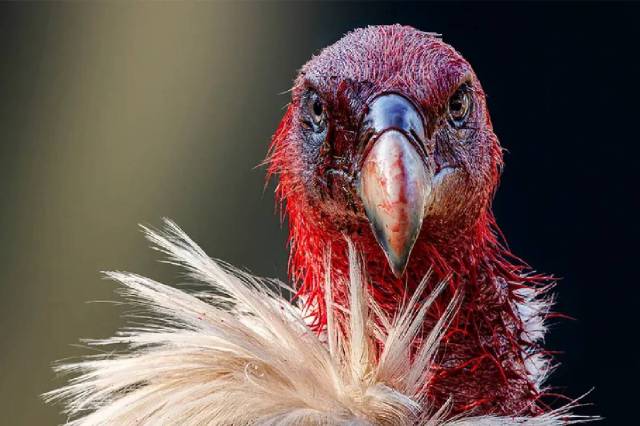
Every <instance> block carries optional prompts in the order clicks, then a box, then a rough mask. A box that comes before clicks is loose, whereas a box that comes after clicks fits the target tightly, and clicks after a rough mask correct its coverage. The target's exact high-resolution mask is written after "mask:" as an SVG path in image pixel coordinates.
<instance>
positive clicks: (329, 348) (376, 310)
mask: <svg viewBox="0 0 640 426" xmlns="http://www.w3.org/2000/svg"><path fill="white" fill-rule="evenodd" d="M145 232H146V235H147V238H148V239H149V240H150V241H151V242H152V243H153V244H154V245H155V246H156V248H157V249H158V250H160V251H161V252H164V253H165V254H166V255H167V256H168V257H169V261H170V262H171V263H174V264H176V265H180V266H182V267H184V268H185V269H186V271H187V273H188V276H189V277H190V278H191V279H193V280H195V281H197V282H199V283H203V284H205V285H206V286H207V291H205V292H202V293H193V294H190V293H188V292H185V291H181V290H177V289H175V288H172V287H169V286H166V285H164V284H161V283H158V282H155V281H153V280H151V279H148V278H145V277H142V276H139V275H135V274H130V273H121V272H109V273H107V276H108V277H109V278H111V279H113V280H116V281H118V282H120V283H121V284H122V285H123V288H122V290H121V292H122V294H123V295H124V297H125V298H126V299H128V300H129V301H130V303H131V304H132V305H134V306H135V307H137V308H142V309H143V310H144V312H145V314H144V316H142V317H139V318H143V319H144V320H145V322H146V323H145V324H144V325H136V326H133V327H129V328H125V329H124V330H122V331H120V332H119V333H118V334H117V335H116V336H115V337H112V338H109V339H105V340H96V341H88V343H89V344H90V345H93V346H100V347H104V346H113V345H115V347H116V348H119V347H122V346H123V345H124V346H125V347H126V348H127V350H126V351H124V352H115V353H109V354H106V355H99V356H92V357H87V358H86V359H84V360H82V361H80V362H77V363H69V364H62V365H59V366H58V367H56V369H57V371H60V372H64V373H69V374H72V375H73V376H74V378H72V379H71V380H70V382H69V384H68V385H67V386H65V387H63V388H60V389H57V390H54V391H52V392H49V393H47V394H46V395H45V399H46V400H47V401H62V402H63V403H64V404H65V406H66V411H65V412H66V413H67V414H68V415H69V422H68V423H67V424H69V425H104V424H118V425H133V424H135V425H146V424H181V425H196V424H197V425H201V424H214V425H231V424H233V425H276V424H277V425H283V424H284V425H294V424H295V425H301V424H313V425H315V424H323V425H343V424H344V425H346V424H349V425H369V424H376V425H378V424H384V425H414V424H420V425H471V424H474V425H509V424H524V425H555V424H566V423H577V422H580V421H584V420H587V419H585V418H581V417H579V416H575V415H571V414H569V413H568V408H569V407H567V408H563V409H560V410H556V411H552V412H549V413H546V414H544V415H541V416H538V417H516V418H504V417H486V416H483V417H461V416H456V417H454V418H450V416H448V406H447V405H446V404H445V405H443V406H439V407H435V406H430V403H429V401H428V400H426V399H425V396H424V395H425V394H426V393H425V392H424V389H425V387H426V386H428V383H429V379H430V378H431V377H432V374H433V371H432V370H433V357H434V355H435V353H436V350H437V348H438V346H439V344H440V341H441V338H442V336H443V332H444V330H445V329H446V327H447V325H448V323H449V321H450V319H451V318H452V315H453V314H454V313H455V311H456V309H457V307H458V305H459V301H460V295H456V296H454V297H453V299H452V302H451V303H450V304H449V305H448V307H447V308H446V309H445V310H444V312H443V313H442V315H441V316H440V319H439V320H438V322H437V324H436V326H435V327H434V328H433V330H432V331H431V332H430V333H429V334H427V335H425V334H423V329H422V327H421V325H422V324H423V322H424V317H425V315H427V312H428V311H429V308H430V306H431V305H432V304H433V302H434V300H435V299H436V297H437V296H438V294H439V293H440V292H441V290H442V289H443V288H444V286H445V283H444V282H443V283H442V284H440V285H439V286H437V288H436V289H435V290H434V291H433V292H431V293H430V294H424V292H425V288H426V283H427V281H428V280H427V279H425V280H423V282H422V284H421V285H420V286H419V288H418V289H417V291H416V292H415V293H414V294H413V296H412V297H411V298H409V299H408V300H405V301H404V302H403V303H402V306H401V307H400V308H399V310H398V313H397V314H396V316H395V317H394V318H389V317H387V316H386V315H385V313H384V311H383V310H382V309H380V307H379V306H378V305H376V304H375V302H374V300H373V298H372V297H370V296H369V295H368V294H367V292H366V290H365V289H366V286H365V283H366V277H365V275H364V272H363V270H362V267H361V264H360V261H359V257H358V255H357V254H356V250H355V248H354V247H353V245H352V244H350V243H349V282H346V283H341V284H342V285H344V288H348V291H349V297H348V306H337V305H336V304H335V303H334V302H333V298H332V295H331V294H332V293H331V288H335V284H336V283H331V282H329V281H328V280H327V283H326V284H325V286H326V290H327V291H326V295H325V297H326V300H325V302H326V304H327V306H329V307H331V309H329V310H328V318H327V328H326V331H325V332H324V333H322V334H321V335H318V334H317V333H315V332H314V331H313V330H312V329H311V328H310V327H309V326H308V325H307V323H306V314H305V312H304V311H303V310H302V309H300V308H299V307H297V306H295V305H293V304H291V303H290V302H288V301H287V300H286V299H285V298H284V297H282V296H281V292H282V291H283V290H285V291H290V289H289V288H288V287H287V286H286V285H284V284H282V283H280V282H278V281H276V280H265V279H258V278H256V277H253V276H251V275H249V274H247V273H245V272H242V271H239V270H237V269H234V268H232V267H230V266H229V265H227V264H224V263H222V262H218V261H214V260H212V259H211V258H209V257H208V256H207V255H206V254H205V253H204V251H203V250H202V249H201V248H200V247H199V246H198V245H197V244H195V243H194V242H193V241H192V240H191V239H190V238H189V237H188V236H187V235H186V234H185V233H184V232H183V231H182V230H180V229H179V228H178V227H177V226H176V225H175V224H174V223H172V222H170V221H167V222H166V230H165V231H164V232H156V231H152V230H150V229H148V228H145ZM338 284H340V283H338ZM338 317H340V321H337V318H338ZM342 319H344V320H345V321H342Z"/></svg>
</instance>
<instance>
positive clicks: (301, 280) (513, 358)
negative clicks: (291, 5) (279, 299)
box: [289, 213, 548, 413]
mask: <svg viewBox="0 0 640 426" xmlns="http://www.w3.org/2000/svg"><path fill="white" fill-rule="evenodd" d="M307 223H313V221H309V222H307ZM500 235H501V234H500V231H499V229H498V228H497V226H496V224H495V221H494V219H493V215H491V214H490V213H488V214H487V215H485V216H483V217H481V219H480V220H479V221H478V223H477V224H476V225H475V228H473V229H471V230H470V232H468V233H465V234H464V235H463V236H460V237H458V238H455V239H452V240H450V241H449V244H446V245H445V244H436V243H430V242H429V240H428V239H427V236H426V235H421V236H420V237H419V239H418V241H417V242H416V245H415V247H414V250H413V252H412V254H411V259H410V262H409V265H408V267H407V270H406V271H405V274H404V275H403V276H402V277H401V279H397V278H396V277H394V275H393V274H392V272H391V270H390V269H389V266H388V264H387V260H386V258H385V257H384V254H383V253H382V250H380V248H379V246H378V245H377V243H376V242H375V240H374V239H373V235H372V234H371V232H370V231H369V230H368V229H362V230H357V232H354V233H351V234H350V237H351V240H352V241H353V242H354V245H355V246H356V249H357V250H358V251H359V252H360V254H361V256H362V258H363V261H364V266H365V273H366V275H367V282H368V283H369V292H370V294H372V295H373V296H374V299H375V300H376V302H377V303H378V305H379V306H380V307H381V308H382V309H383V310H384V311H385V312H387V313H388V314H389V315H390V316H392V315H393V314H394V313H395V312H396V309H397V308H398V306H399V304H400V303H401V302H402V299H403V298H405V297H406V295H407V293H411V292H412V290H413V289H415V288H416V287H417V285H418V283H419V282H420V281H421V280H422V279H423V278H424V277H425V276H426V274H427V273H431V275H430V278H429V279H430V282H429V285H430V286H431V288H433V286H435V285H436V284H437V283H438V282H440V281H442V280H447V281H448V283H449V285H448V286H447V288H446V290H445V291H444V292H443V294H442V295H441V296H439V297H438V299H437V300H436V302H435V304H434V307H433V308H432V313H430V314H429V316H428V317H427V319H426V320H425V324H424V327H425V329H426V330H429V329H431V328H432V327H433V326H434V325H435V323H436V322H437V320H438V318H439V315H441V313H442V312H444V310H445V308H446V306H447V305H448V304H449V302H450V301H451V298H452V297H453V295H454V294H455V293H456V292H458V291H461V294H462V301H461V305H460V308H459V309H458V311H457V314H456V315H455V317H454V318H453V319H452V321H451V325H450V327H449V329H448V331H447V333H446V335H445V337H444V339H443V345H445V346H446V350H443V351H442V355H441V357H440V359H439V360H438V361H437V367H436V369H437V370H438V374H437V375H435V376H434V378H433V379H432V383H430V385H429V389H430V390H429V391H428V394H429V398H431V399H432V400H433V401H436V402H439V403H443V404H444V403H446V402H447V401H451V404H452V405H451V410H452V412H453V413H460V412H463V411H466V410H469V409H474V408H478V410H479V412H492V413H509V412H511V413H512V412H523V413H525V412H527V413H537V412H538V410H539V406H538V403H537V401H538V398H539V396H540V391H539V388H538V384H537V382H538V381H539V379H538V378H536V377H542V376H543V375H544V372H545V371H546V367H543V368H540V367H539V366H536V367H535V368H532V367H531V366H530V365H529V364H528V363H530V360H531V359H534V358H535V359H540V360H541V362H542V364H540V365H542V366H544V365H546V364H544V363H545V362H546V361H544V353H543V352H542V349H541V347H540V345H539V344H538V339H540V338H541V334H542V332H543V331H542V330H543V329H544V326H543V324H542V321H543V320H544V317H545V315H546V312H547V309H548V306H547V305H546V304H545V302H544V301H540V300H538V301H536V302H533V300H534V298H535V297H537V296H540V295H541V294H542V293H543V292H544V290H545V289H546V288H548V286H546V287H545V286H542V284H544V283H545V282H546V281H547V280H548V278H547V277H545V276H541V275H533V274H531V273H529V271H528V266H527V265H526V264H524V262H522V261H520V260H519V259H518V258H516V257H515V256H513V255H511V254H510V252H509V250H508V249H507V248H506V247H505V246H504V245H503V244H501V243H500V237H499V236H500ZM328 251H330V252H331V256H330V262H327V260H326V253H327V252H328ZM327 263H328V265H327ZM289 265H290V273H291V275H292V279H293V280H294V282H296V283H297V284H298V294H299V295H300V296H301V298H302V299H303V300H305V302H306V304H307V308H308V309H309V311H310V318H311V319H312V320H313V325H314V326H315V328H316V329H317V330H318V331H321V330H322V329H323V328H324V327H325V326H326V306H325V300H324V288H325V285H326V284H325V278H326V277H327V274H331V278H332V279H331V280H330V281H331V282H333V283H336V282H344V279H345V278H346V277H347V274H348V271H349V265H348V255H347V243H346V241H345V238H344V235H341V234H340V233H337V234H335V235H334V234H332V233H331V232H330V231H328V230H327V229H317V228H315V227H313V226H309V225H308V226H307V227H305V228H303V229H300V228H297V229H293V230H292V231H291V257H290V263H289ZM336 277H340V278H341V279H335V278H336ZM332 291H333V295H332V296H333V298H334V300H335V301H336V302H337V303H338V304H341V305H342V306H348V303H346V302H347V301H348V295H347V294H346V287H345V286H341V285H334V286H332ZM532 303H533V304H532ZM520 307H523V308H520ZM523 312H529V313H528V314H527V316H528V318H525V317H523ZM530 324H533V326H532V325H530ZM529 328H531V329H537V330H538V331H537V334H536V333H535V332H534V333H533V335H532V336H529V335H528V333H529ZM536 365H537V364H536ZM471 391H473V392H471Z"/></svg>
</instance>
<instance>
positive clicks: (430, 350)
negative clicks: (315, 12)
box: [44, 24, 593, 425]
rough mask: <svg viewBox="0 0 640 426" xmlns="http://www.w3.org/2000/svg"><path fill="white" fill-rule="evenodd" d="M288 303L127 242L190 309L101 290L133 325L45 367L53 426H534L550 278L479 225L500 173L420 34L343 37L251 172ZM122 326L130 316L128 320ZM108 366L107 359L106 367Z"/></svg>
mask: <svg viewBox="0 0 640 426" xmlns="http://www.w3.org/2000/svg"><path fill="white" fill-rule="evenodd" d="M264 164H265V165H266V167H267V178H268V179H277V185H276V189H275V195H276V203H277V204H278V206H279V208H280V211H281V215H282V219H283V221H284V220H286V221H287V223H288V227H289V237H288V246H289V283H288V284H285V283H283V282H281V281H278V280H274V279H263V278H257V277H255V276H252V275H251V274H249V273H247V272H244V271H241V270H239V269H236V268H234V267H232V266H231V265H229V264H227V263H225V262H223V261H220V260H215V259H212V258H210V257H209V256H208V255H207V254H206V253H205V252H204V250H203V249H202V248H200V247H199V246H198V245H197V244H196V243H195V242H194V241H193V240H192V239H191V238H190V237H189V236H188V235H187V234H186V233H185V232H184V231H183V230H182V229H180V228H179V227H178V225H177V224H175V223H174V222H172V221H170V220H168V219H166V220H165V224H164V228H163V229H153V228H150V227H144V232H145V234H146V236H147V238H148V239H149V240H150V241H151V242H152V243H153V244H154V246H155V247H156V248H157V249H158V250H159V251H160V252H162V253H164V254H165V255H166V256H167V257H168V261H169V262H170V263H173V264H176V265H178V266H181V267H184V268H185V269H186V271H187V274H188V276H189V277H190V278H191V279H193V280H194V281H196V282H200V283H203V284H204V288H205V290H204V291H199V292H197V293H194V292H189V291H186V290H179V289H176V288H174V287H171V286H168V285H165V284H162V283H158V282H156V281H153V280H150V279H148V278H145V277H143V276H140V275H136V274H131V273H123V272H109V273H107V277H108V278H111V279H113V280H115V281H118V282H120V283H121V285H122V287H121V290H120V291H121V293H122V295H123V297H124V298H125V299H127V300H129V301H130V303H131V304H132V305H133V306H134V307H135V308H136V309H137V310H138V311H139V312H140V313H139V314H138V315H139V318H140V320H139V321H138V322H136V323H135V324H133V325H131V326H128V327H127V328H125V329H123V330H121V331H120V332H118V334H116V335H115V336H114V337H111V338H108V339H102V340H89V341H86V342H87V343H88V344H89V345H93V346H96V347H98V348H115V349H113V350H109V351H106V352H105V353H101V354H99V355H92V356H89V357H86V358H83V359H81V360H79V361H77V362H63V363H60V364H57V366H56V370H57V371H59V372H62V373H66V374H70V375H71V376H72V377H71V378H70V379H69V382H68V384H67V385H65V386H63V387H61V388H59V389H56V390H53V391H51V392H48V393H46V394H45V395H44V398H45V400H47V401H49V402H62V403H63V404H64V406H65V413H67V415H68V424H70V425H101V424H194V425H195V424H220V425H227V424H228V425H245V424H246V425H254V424H255V425H269V424H273V425H275V424H278V425H279V424H290V425H297V424H311V425H313V424H325V425H334V424H335V425H347V424H348V425H354V424H355V425H375V424H385V425H467V424H481V425H494V424H495V425H508V424H527V425H553V424H568V423H577V422H583V421H589V420H593V418H590V417H585V416H580V415H577V414H573V409H574V408H575V407H576V406H577V405H578V403H577V400H570V402H569V403H567V404H565V405H563V406H561V407H559V408H555V409H553V408H550V407H549V406H548V404H547V403H546V402H545V398H544V397H545V396H546V395H547V394H550V393H551V392H550V391H549V390H548V387H547V385H546V379H547V377H548V375H549V373H550V372H551V371H552V369H553V361H552V360H551V359H550V356H549V355H548V351H546V350H545V349H544V347H543V340H544V336H545V332H546V323H547V321H548V320H549V319H550V318H552V317H553V316H554V313H553V311H552V305H553V295H552V293H551V292H550V290H551V289H552V288H553V286H554V279H553V277H552V276H548V275H545V274H540V273H537V272H535V271H534V270H533V269H532V268H531V267H529V266H528V264H527V263H525V262H524V261H523V260H521V259H520V258H519V257H517V256H516V255H514V254H513V253H512V252H511V251H510V249H509V247H508V245H507V243H506V239H505V237H504V235H503V234H502V232H501V231H500V228H499V226H498V224H497V222H496V219H495V216H494V214H493V212H492V200H493V197H494V195H495V192H496V188H497V186H498V182H499V179H500V174H501V170H502V166H503V149H502V147H501V145H500V143H499V141H498V138H497V136H496V134H495V132H494V130H493V126H492V122H491V118H490V115H489V111H488V107H487V102H486V96H485V93H484V91H483V88H482V86H481V84H480V81H479V79H478V77H477V75H476V73H475V72H474V70H473V68H472V67H471V65H470V64H469V62H467V60H465V59H464V58H463V57H462V55H461V54H460V53H459V52H458V51H456V50H455V49H454V48H453V47H451V46H450V45H448V44H447V43H445V42H444V41H443V40H442V38H441V36H440V35H438V34H436V33H428V32H422V31H419V30H417V29H415V28H413V27H409V26H402V25H397V24H396V25H381V26H369V27H365V28H361V29H356V30H353V31H351V32H349V33H347V34H346V35H345V36H343V37H342V38H341V39H340V40H338V41H337V42H336V43H334V44H333V45H331V46H329V47H326V48H325V49H323V50H321V51H320V52H319V53H317V54H316V55H314V56H313V57H312V58H311V59H310V60H309V61H308V62H307V63H306V64H305V65H304V66H303V67H302V68H301V69H300V71H299V73H298V76H297V77H296V79H295V80H294V83H293V87H292V89H291V100H290V102H289V104H288V106H287V108H286V111H285V113H284V116H283V118H282V120H281V122H280V124H279V126H278V128H277V130H276V132H275V134H274V135H273V137H272V140H271V144H270V147H269V148H268V154H267V158H266V160H265V162H264ZM138 311H137V312H138ZM122 347H124V349H122Z"/></svg>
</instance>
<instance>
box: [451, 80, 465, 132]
mask: <svg viewBox="0 0 640 426" xmlns="http://www.w3.org/2000/svg"><path fill="white" fill-rule="evenodd" d="M469 110H471V95H470V94H469V89H468V87H467V86H466V85H463V86H462V87H460V88H459V89H458V90H456V92H455V93H454V94H453V96H451V98H449V105H448V107H447V114H448V115H449V120H450V121H451V124H452V125H453V126H455V127H460V126H462V125H463V124H464V123H465V121H466V120H467V116H468V115H469Z"/></svg>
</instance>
